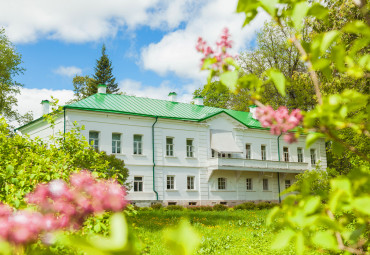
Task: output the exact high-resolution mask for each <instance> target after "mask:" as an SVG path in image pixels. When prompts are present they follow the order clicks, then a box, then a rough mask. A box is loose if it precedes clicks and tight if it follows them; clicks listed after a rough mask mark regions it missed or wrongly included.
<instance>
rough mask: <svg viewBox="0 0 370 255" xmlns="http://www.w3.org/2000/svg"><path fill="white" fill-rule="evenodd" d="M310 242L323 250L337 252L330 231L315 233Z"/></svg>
mask: <svg viewBox="0 0 370 255" xmlns="http://www.w3.org/2000/svg"><path fill="white" fill-rule="evenodd" d="M312 242H313V243H314V244H315V245H317V246H319V247H322V248H324V249H328V250H335V251H337V250H338V243H337V240H336V239H335V237H334V233H333V232H332V231H330V230H328V231H323V232H317V233H316V234H315V235H314V236H313V237H312Z"/></svg>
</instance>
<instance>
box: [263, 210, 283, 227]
mask: <svg viewBox="0 0 370 255" xmlns="http://www.w3.org/2000/svg"><path fill="white" fill-rule="evenodd" d="M279 211H280V208H279V207H278V206H276V207H274V208H272V210H271V211H270V213H269V214H268V215H267V218H266V224H267V226H269V225H271V224H272V222H273V219H274V218H275V216H276V214H277V213H278V212H279Z"/></svg>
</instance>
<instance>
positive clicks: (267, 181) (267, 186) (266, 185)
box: [263, 179, 269, 190]
mask: <svg viewBox="0 0 370 255" xmlns="http://www.w3.org/2000/svg"><path fill="white" fill-rule="evenodd" d="M263 190H269V180H268V179H263Z"/></svg>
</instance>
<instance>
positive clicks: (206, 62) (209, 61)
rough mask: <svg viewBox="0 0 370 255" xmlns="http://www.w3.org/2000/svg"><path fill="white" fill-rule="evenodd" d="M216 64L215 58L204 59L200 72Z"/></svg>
mask: <svg viewBox="0 0 370 255" xmlns="http://www.w3.org/2000/svg"><path fill="white" fill-rule="evenodd" d="M216 62H217V59H216V58H206V59H205V60H204V62H203V65H202V68H201V69H202V70H206V69H207V68H208V67H209V66H210V65H212V64H214V63H216Z"/></svg>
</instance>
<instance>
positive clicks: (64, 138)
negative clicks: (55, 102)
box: [63, 107, 66, 142]
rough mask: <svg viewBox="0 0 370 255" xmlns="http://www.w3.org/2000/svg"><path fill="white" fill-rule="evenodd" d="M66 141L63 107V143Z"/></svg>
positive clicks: (64, 111)
mask: <svg viewBox="0 0 370 255" xmlns="http://www.w3.org/2000/svg"><path fill="white" fill-rule="evenodd" d="M65 141H66V108H65V107H63V142H65Z"/></svg>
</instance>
